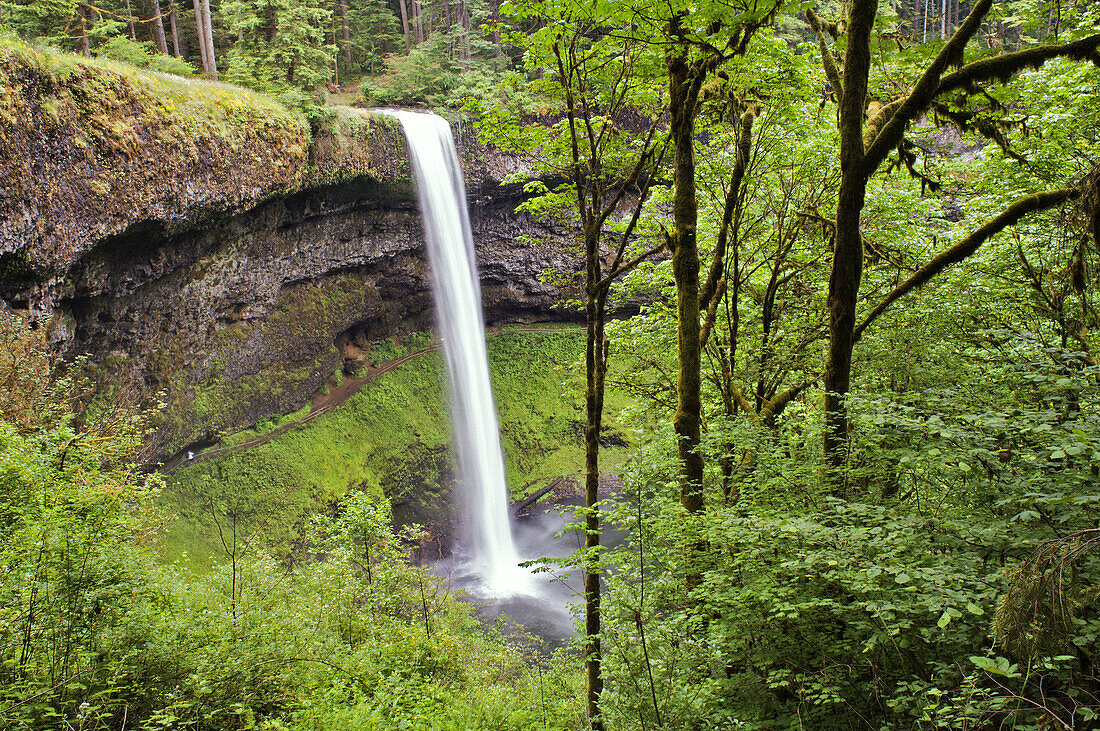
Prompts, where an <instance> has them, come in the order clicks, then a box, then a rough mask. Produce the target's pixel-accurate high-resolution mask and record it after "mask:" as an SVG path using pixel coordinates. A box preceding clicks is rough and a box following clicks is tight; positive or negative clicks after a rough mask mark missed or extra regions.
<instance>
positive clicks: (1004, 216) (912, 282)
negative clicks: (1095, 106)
mask: <svg viewBox="0 0 1100 731" xmlns="http://www.w3.org/2000/svg"><path fill="white" fill-rule="evenodd" d="M1078 194H1079V191H1078V190H1077V189H1076V188H1059V189H1058V190H1046V191H1042V192H1040V193H1032V194H1031V195H1026V196H1024V197H1023V198H1017V199H1016V200H1015V201H1013V202H1012V204H1011V205H1010V206H1009V207H1008V208H1006V209H1005V210H1004V211H1002V212H1001V214H1000V215H998V216H996V217H995V218H992V219H990V220H989V221H987V222H986V223H985V225H983V226H982V227H981V228H979V229H978V230H977V231H975V232H974V233H972V234H970V235H969V236H967V237H966V238H965V239H963V240H962V241H960V242H959V243H957V244H955V245H954V246H952V247H951V248H950V249H947V250H946V251H943V252H940V253H939V254H937V255H936V256H935V257H933V258H932V260H931V261H929V262H928V263H927V264H925V265H924V266H922V267H921V268H920V269H918V270H917V271H916V272H915V273H914V274H913V275H912V276H911V277H909V278H908V279H906V280H905V281H904V282H902V283H901V284H899V285H898V286H897V287H895V288H894V290H893V291H892V292H890V294H888V295H886V299H884V300H882V302H879V304H878V306H876V307H875V309H873V310H871V312H870V314H868V315H867V317H866V318H864V320H863V322H862V323H860V325H859V327H857V328H856V329H855V331H854V332H853V333H852V342H853V343H854V342H858V341H859V339H860V337H861V336H862V335H863V331H864V330H866V329H867V326H868V325H870V324H871V323H872V322H874V321H875V320H876V319H877V318H878V316H879V315H881V314H882V313H883V312H885V311H886V308H888V307H889V306H890V305H892V304H893V303H894V302H896V301H897V300H898V299H900V298H902V297H904V296H905V295H907V294H908V293H909V292H911V291H913V290H914V289H916V288H917V287H919V286H921V285H922V284H924V283H925V282H927V281H928V280H929V279H931V278H932V277H934V276H936V275H937V274H939V273H940V272H942V271H943V270H944V269H946V268H947V267H949V266H950V265H952V264H958V263H959V262H961V261H963V260H964V259H966V258H967V257H969V256H970V255H971V254H973V253H974V252H976V251H977V250H978V249H979V248H980V247H981V245H982V244H984V243H985V242H986V241H988V240H989V239H990V238H991V237H992V236H994V235H995V234H998V233H1000V232H1001V231H1003V230H1004V229H1006V228H1008V227H1009V226H1012V225H1014V224H1015V223H1016V222H1017V221H1019V220H1020V219H1021V218H1023V217H1024V216H1026V215H1027V214H1029V213H1034V212H1035V211H1043V210H1046V209H1048V208H1053V207H1054V206H1057V205H1061V204H1062V203H1065V202H1066V201H1067V200H1070V199H1071V198H1074V197H1076V196H1077V195H1078Z"/></svg>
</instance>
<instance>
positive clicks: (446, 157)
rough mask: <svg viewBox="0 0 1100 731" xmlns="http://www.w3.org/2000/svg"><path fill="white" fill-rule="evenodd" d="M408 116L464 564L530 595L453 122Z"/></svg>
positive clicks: (507, 590) (495, 584)
mask: <svg viewBox="0 0 1100 731" xmlns="http://www.w3.org/2000/svg"><path fill="white" fill-rule="evenodd" d="M387 114H390V115H392V116H394V117H397V119H398V120H400V122H401V126H402V128H403V129H404V131H405V138H406V139H407V140H408V146H409V157H410V159H411V161H412V166H413V173H414V175H415V177H416V187H417V197H418V198H419V201H420V211H421V215H422V216H423V219H424V233H425V236H426V238H427V242H428V258H429V261H430V262H431V269H432V288H433V293H434V298H435V309H436V319H437V321H438V327H439V331H440V334H441V336H442V338H443V351H444V354H445V355H446V359H447V369H448V372H449V373H450V381H451V399H452V401H453V419H454V431H455V447H456V452H457V455H458V473H459V474H458V476H459V483H460V485H461V489H462V490H463V492H464V497H465V500H464V501H463V502H464V505H463V511H464V515H463V518H464V520H463V530H462V533H461V535H460V546H459V548H460V552H461V554H462V556H460V559H461V560H462V561H463V567H464V569H465V570H466V571H468V572H469V573H471V574H474V575H475V576H476V577H478V578H479V582H478V583H479V584H480V589H481V592H482V593H484V594H486V595H489V596H493V597H507V596H510V595H515V594H523V593H527V592H528V591H529V588H530V582H531V578H530V575H529V574H528V573H527V571H525V570H524V569H523V568H521V567H520V566H519V565H518V564H519V558H518V556H517V554H516V548H515V544H514V543H513V541H512V530H511V526H510V524H509V521H508V498H507V493H508V489H507V485H506V483H505V479H504V458H503V456H502V455H501V451H500V436H499V430H498V428H497V418H496V409H495V408H494V406H493V393H492V390H491V388H490V385H489V360H488V357H487V355H486V352H485V323H484V321H483V319H482V315H481V289H480V287H479V285H478V276H477V263H476V261H475V259H474V244H473V237H472V236H471V233H470V219H469V216H468V215H467V213H466V187H465V185H464V184H463V182H462V168H461V167H460V165H459V162H458V154H457V153H456V151H455V145H454V138H453V137H452V136H451V128H450V126H449V125H448V124H447V122H446V121H445V120H444V119H443V118H442V117H439V116H437V115H435V114H422V113H417V112H404V111H387Z"/></svg>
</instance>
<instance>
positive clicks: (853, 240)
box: [806, 0, 1100, 480]
mask: <svg viewBox="0 0 1100 731" xmlns="http://www.w3.org/2000/svg"><path fill="white" fill-rule="evenodd" d="M991 7H992V0H979V1H978V2H977V3H975V5H974V8H973V10H971V12H970V14H969V15H968V16H967V18H966V20H965V21H964V22H963V23H962V25H961V26H960V27H959V29H958V30H957V31H956V32H955V33H954V34H953V35H952V36H951V38H950V39H949V40H948V41H947V42H946V43H945V44H944V45H943V47H942V48H941V49H940V50H939V51H938V52H937V53H936V55H935V57H934V58H933V59H932V60H931V61H930V62H929V63H928V64H927V65H926V66H925V67H924V69H923V70H922V72H921V73H920V75H919V77H918V78H917V79H916V81H915V82H914V83H913V85H912V87H911V89H909V90H908V91H907V92H906V93H903V94H900V95H897V96H896V97H894V98H892V99H887V100H885V103H878V104H876V105H875V106H874V107H873V108H870V109H869V108H868V79H869V74H870V68H871V52H872V31H873V28H874V22H875V18H876V15H877V10H878V3H877V0H854V1H853V3H852V4H851V6H850V8H849V11H848V16H847V22H846V25H845V30H846V46H845V53H844V58H843V63H842V64H838V62H837V59H836V58H835V56H834V55H833V51H832V49H831V47H830V45H829V39H830V38H832V39H836V38H838V37H839V35H840V29H839V27H838V26H837V24H835V23H831V22H827V21H825V20H823V19H822V18H820V17H818V15H817V14H816V13H814V12H813V11H812V10H811V11H807V15H806V18H807V20H808V21H809V23H810V25H811V27H812V28H813V29H814V31H815V32H816V33H817V35H818V39H819V46H820V51H821V56H822V64H823V66H824V68H825V73H826V76H827V77H828V79H829V84H830V86H831V87H832V93H833V94H835V96H836V98H837V107H838V113H837V126H838V130H839V132H840V165H841V180H840V190H839V195H838V199H837V213H836V220H835V232H836V233H835V237H834V241H833V246H834V254H833V263H832V273H831V275H830V278H829V300H828V307H829V355H828V361H827V363H826V366H825V391H826V393H825V418H826V428H825V434H824V453H825V456H826V459H827V461H828V463H829V465H830V466H831V468H832V469H833V470H834V476H833V479H834V480H836V479H838V477H837V473H836V472H835V471H836V470H839V469H840V468H841V467H842V466H843V464H844V462H845V460H846V457H847V453H846V446H847V440H848V433H849V423H848V417H847V414H846V410H845V406H844V397H845V396H846V394H847V393H848V391H849V389H850V385H851V370H852V349H853V346H854V344H855V340H856V333H857V330H856V322H855V313H856V303H857V301H858V297H859V289H860V282H861V281H862V276H863V257H864V245H863V235H862V232H861V225H860V223H861V214H862V211H863V207H864V200H865V195H866V191H867V183H868V180H869V179H870V178H871V176H872V175H874V173H875V172H876V171H877V170H878V169H879V167H880V166H881V165H882V164H883V162H885V161H886V159H887V157H888V156H889V155H890V154H891V153H892V152H893V151H895V150H897V152H898V155H899V159H900V161H901V163H902V164H906V165H907V166H908V167H909V169H910V171H913V172H914V174H917V173H916V172H915V171H914V170H913V167H912V163H913V161H914V159H915V156H914V155H913V153H912V152H911V148H910V147H907V140H906V130H907V129H908V127H909V126H910V125H911V124H912V123H914V122H915V121H916V120H917V119H918V117H919V116H920V115H922V114H924V113H925V112H926V111H927V110H928V109H930V108H932V107H934V106H937V105H945V106H946V105H947V104H948V103H949V99H950V98H951V97H958V96H960V95H961V97H962V101H961V102H956V103H957V104H964V103H965V101H966V99H967V98H969V97H970V96H973V95H976V94H979V93H980V90H981V89H982V88H983V87H984V85H987V84H989V83H992V82H996V81H999V80H1004V79H1008V78H1010V77H1012V76H1014V75H1015V74H1017V73H1019V72H1020V71H1022V70H1024V69H1026V68H1029V67H1034V66H1038V65H1041V64H1043V63H1044V62H1046V61H1049V60H1050V59H1054V58H1059V57H1063V56H1066V57H1070V58H1076V59H1086V58H1091V59H1094V60H1096V61H1097V62H1100V58H1098V57H1097V48H1098V47H1100V34H1094V35H1091V36H1087V37H1084V38H1081V39H1078V40H1075V41H1068V42H1064V43H1053V44H1048V45H1038V46H1033V47H1031V48H1028V49H1025V50H1021V51H1013V52H1009V53H1002V54H999V55H996V56H993V57H991V58H980V59H976V60H972V61H970V62H969V63H964V54H965V50H966V47H967V45H968V44H969V43H970V42H971V40H972V39H973V38H974V37H975V35H976V34H977V32H978V30H979V29H980V27H981V25H982V22H983V20H984V18H985V17H986V15H987V14H988V13H989V10H990V8H991ZM951 66H956V67H957V70H956V71H953V72H949V71H948V69H949V67H951ZM841 69H843V73H841ZM971 118H972V117H971ZM955 119H956V120H957V121H963V120H965V119H967V117H966V115H965V114H960V115H955ZM978 129H979V131H982V130H983V129H984V130H985V131H986V132H987V134H989V135H990V136H992V137H994V138H996V136H997V133H996V132H995V131H994V130H995V127H991V126H986V125H979V126H978ZM1071 195H1072V191H1071V190H1069V189H1059V190H1052V191H1046V192H1042V193H1038V194H1035V195H1033V196H1025V197H1023V198H1021V199H1019V200H1018V201H1017V202H1016V203H1014V204H1013V205H1012V206H1010V207H1009V208H1008V209H1006V210H1005V211H1004V212H1003V213H1002V214H1001V215H999V216H996V217H994V218H993V219H991V220H990V221H989V222H988V223H987V224H985V225H983V226H981V227H979V228H978V229H977V230H976V231H975V233H974V234H973V235H972V237H970V239H968V241H967V242H965V243H963V244H960V245H959V246H958V247H955V248H954V249H953V250H951V251H948V252H944V253H943V254H942V255H941V256H940V257H937V258H936V259H934V260H933V261H932V262H930V263H929V264H928V265H927V267H926V268H925V270H923V271H922V272H918V273H917V274H915V275H914V277H913V278H911V280H910V283H911V284H910V286H909V289H911V288H912V287H915V286H917V285H919V284H920V283H922V282H923V281H926V280H927V279H928V278H930V277H931V276H934V275H935V274H937V273H938V272H939V271H942V270H943V269H944V268H945V267H947V266H949V265H951V264H952V263H955V262H957V261H959V260H961V259H963V258H966V257H967V256H969V255H970V254H972V253H973V252H974V251H976V250H977V248H978V247H980V246H981V244H982V243H984V242H985V241H986V240H988V239H989V238H990V237H991V236H993V235H995V234H996V233H998V232H1000V231H1001V230H1003V229H1004V228H1006V227H1008V226H1011V225H1012V224H1014V223H1015V222H1016V221H1018V220H1019V218H1020V217H1021V216H1023V215H1026V214H1028V213H1031V212H1034V211H1037V210H1042V209H1045V208H1050V207H1052V206H1056V205H1059V204H1060V203H1063V202H1064V201H1066V200H1067V199H1068V198H1069V197H1070V196H1071ZM902 289H904V287H903V288H902ZM905 291H908V289H904V291H900V290H899V291H898V294H897V296H901V295H902V294H904V292H905ZM873 316H877V313H873V314H872V317H873ZM861 331H862V328H860V332H861Z"/></svg>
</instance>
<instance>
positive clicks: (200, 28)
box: [191, 0, 210, 76]
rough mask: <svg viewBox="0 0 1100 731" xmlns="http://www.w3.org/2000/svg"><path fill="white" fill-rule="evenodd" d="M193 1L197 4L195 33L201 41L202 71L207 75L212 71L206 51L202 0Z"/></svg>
mask: <svg viewBox="0 0 1100 731" xmlns="http://www.w3.org/2000/svg"><path fill="white" fill-rule="evenodd" d="M191 3H192V4H193V5H194V6H195V35H196V36H197V38H198V41H199V55H200V56H201V57H202V73H203V75H204V76H205V75H208V74H209V73H210V56H208V55H207V52H206V30H205V27H204V25H203V17H202V0H191Z"/></svg>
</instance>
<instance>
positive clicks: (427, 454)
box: [164, 330, 626, 566]
mask: <svg viewBox="0 0 1100 731" xmlns="http://www.w3.org/2000/svg"><path fill="white" fill-rule="evenodd" d="M430 342H431V339H430V336H428V335H420V336H416V337H412V338H408V339H406V341H405V343H403V344H401V345H398V344H392V345H391V347H392V348H393V349H394V350H395V352H397V351H407V352H416V351H417V350H420V349H422V348H420V347H418V346H421V345H424V344H426V343H430ZM583 348H584V335H583V333H582V332H580V331H577V330H563V331H562V332H561V333H552V334H534V333H516V332H508V333H502V334H500V335H498V336H494V337H491V338H490V339H489V358H490V369H491V371H492V377H493V383H494V390H495V394H496V403H497V408H498V412H499V414H500V418H501V433H502V438H503V446H504V450H505V455H506V462H507V469H508V482H509V485H510V486H511V487H512V490H513V493H514V496H516V497H519V496H521V495H522V494H523V493H525V492H529V491H530V490H531V489H534V488H535V487H539V486H542V485H544V484H546V483H547V482H549V481H550V480H551V479H553V478H555V477H558V476H561V475H570V474H578V473H580V471H581V469H582V467H583V458H584V447H583V444H582V439H581V438H582V434H583V432H582V428H583V427H582V424H583V418H584V414H583V402H582V401H581V400H580V398H579V393H580V392H579V389H578V387H577V385H576V384H577V383H578V382H580V380H581V378H580V376H581V375H582V374H580V373H578V372H577V366H576V364H577V363H578V362H579V361H580V356H581V355H582V353H583ZM445 383H446V373H445V370H444V366H443V363H442V357H441V356H440V355H439V354H438V353H430V354H426V355H424V356H422V357H419V358H414V359H412V360H410V361H409V362H407V363H405V364H403V365H402V366H400V367H398V368H396V369H394V370H393V371H390V372H388V373H386V374H384V375H382V376H380V377H378V378H377V379H375V380H373V381H371V382H369V383H368V384H367V385H366V386H365V387H364V388H363V389H362V390H361V391H359V393H357V394H355V395H354V396H352V397H351V398H350V399H349V400H348V401H347V403H345V404H344V405H343V406H341V407H339V408H337V409H334V410H332V411H330V412H328V413H325V414H323V415H321V416H320V417H318V418H317V419H315V420H313V421H311V422H309V424H308V425H306V426H303V427H301V428H297V429H293V430H291V431H289V432H287V433H285V434H282V435H280V436H278V437H276V438H275V439H273V440H272V441H270V442H268V443H267V444H264V445H262V446H259V447H256V448H254V449H252V450H249V451H247V452H242V453H237V454H231V455H228V456H226V457H222V458H220V459H217V460H214V461H211V462H205V463H199V464H196V465H194V466H192V467H187V468H184V469H181V470H178V471H177V472H175V473H174V474H172V475H171V477H170V478H169V489H168V491H167V493H166V495H167V496H168V497H169V498H170V499H172V500H176V501H182V502H180V503H179V505H180V508H179V513H180V515H181V521H180V522H181V523H187V525H178V526H174V527H172V528H171V529H170V532H169V537H168V539H167V540H166V542H165V544H164V545H165V547H166V552H167V553H168V554H169V555H176V554H178V553H180V552H183V551H186V552H187V553H188V554H189V555H190V556H191V557H192V560H193V561H194V562H195V563H196V565H199V566H201V565H203V564H204V562H205V561H207V560H208V559H206V558H203V557H204V556H209V555H210V553H211V551H213V550H214V548H216V544H215V542H214V540H213V536H212V533H211V532H210V530H209V528H203V527H202V526H201V525H199V524H198V523H196V520H197V518H189V517H188V516H189V515H192V514H194V515H196V516H197V515H199V513H196V512H195V509H194V507H193V506H192V507H188V506H189V504H190V503H188V501H189V500H190V501H191V503H195V504H198V503H199V502H201V499H200V498H196V497H194V496H195V495H201V492H202V488H201V485H202V483H203V481H204V480H209V479H215V480H218V481H220V482H225V481H226V480H234V481H235V482H234V484H237V485H240V486H241V489H244V490H246V491H248V490H249V489H250V488H249V487H248V486H249V485H252V486H253V488H254V491H255V493H256V494H258V495H269V494H270V488H271V486H272V485H278V486H279V487H278V489H277V490H276V492H277V495H275V496H274V497H271V498H270V499H271V500H273V501H274V502H275V503H276V504H277V505H278V506H281V507H280V508H279V514H278V515H277V516H276V517H274V518H270V519H269V520H270V521H271V524H270V525H267V524H264V526H262V528H257V529H256V532H257V533H259V532H261V530H262V532H263V534H264V535H265V536H267V537H268V538H269V539H271V540H273V541H275V542H277V543H279V544H280V545H281V546H282V550H284V551H289V550H290V549H289V546H290V545H291V543H292V541H293V537H294V536H295V535H297V532H296V528H295V526H297V525H300V524H302V523H303V521H305V520H308V516H309V514H310V513H312V512H315V511H317V510H321V509H323V508H324V506H325V505H327V504H329V503H330V502H332V501H333V500H336V499H338V498H339V497H340V496H341V495H342V494H343V493H344V492H345V491H346V490H347V489H348V488H349V487H362V488H363V489H366V490H367V491H368V492H373V493H375V494H376V495H382V494H385V495H386V497H388V498H389V499H390V500H391V501H393V502H394V503H395V512H396V513H397V514H398V516H399V517H403V518H405V519H416V520H419V521H424V520H439V521H442V522H445V521H446V520H447V518H448V517H449V511H450V505H449V503H450V501H449V497H448V496H447V495H446V493H445V490H444V489H443V488H442V487H441V486H442V485H443V484H445V483H447V482H448V481H449V480H448V477H449V475H450V474H451V472H452V471H453V464H452V458H451V454H450V424H449V416H448V414H447V411H446V409H445V408H442V407H441V405H442V404H444V403H445V392H446V389H445ZM625 404H626V402H625V401H624V400H623V399H622V398H621V397H616V396H615V395H614V394H611V395H610V398H609V418H608V420H607V421H608V424H609V426H611V427H612V428H613V427H614V418H613V416H614V411H615V410H616V409H618V408H621V407H622V406H624V405H625ZM274 423H275V422H272V424H274ZM272 428H274V426H272ZM255 433H257V432H250V434H255ZM244 438H247V437H244V436H243V435H241V436H237V437H234V439H235V440H238V441H242V440H243V439H244ZM624 452H625V450H624V449H622V448H607V449H605V450H604V452H603V464H604V465H605V468H611V467H612V466H613V465H614V464H616V463H617V462H618V461H619V460H621V458H622V454H623V453H624ZM188 496H192V497H188ZM204 535H205V536H206V537H205V538H203V536H204Z"/></svg>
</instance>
